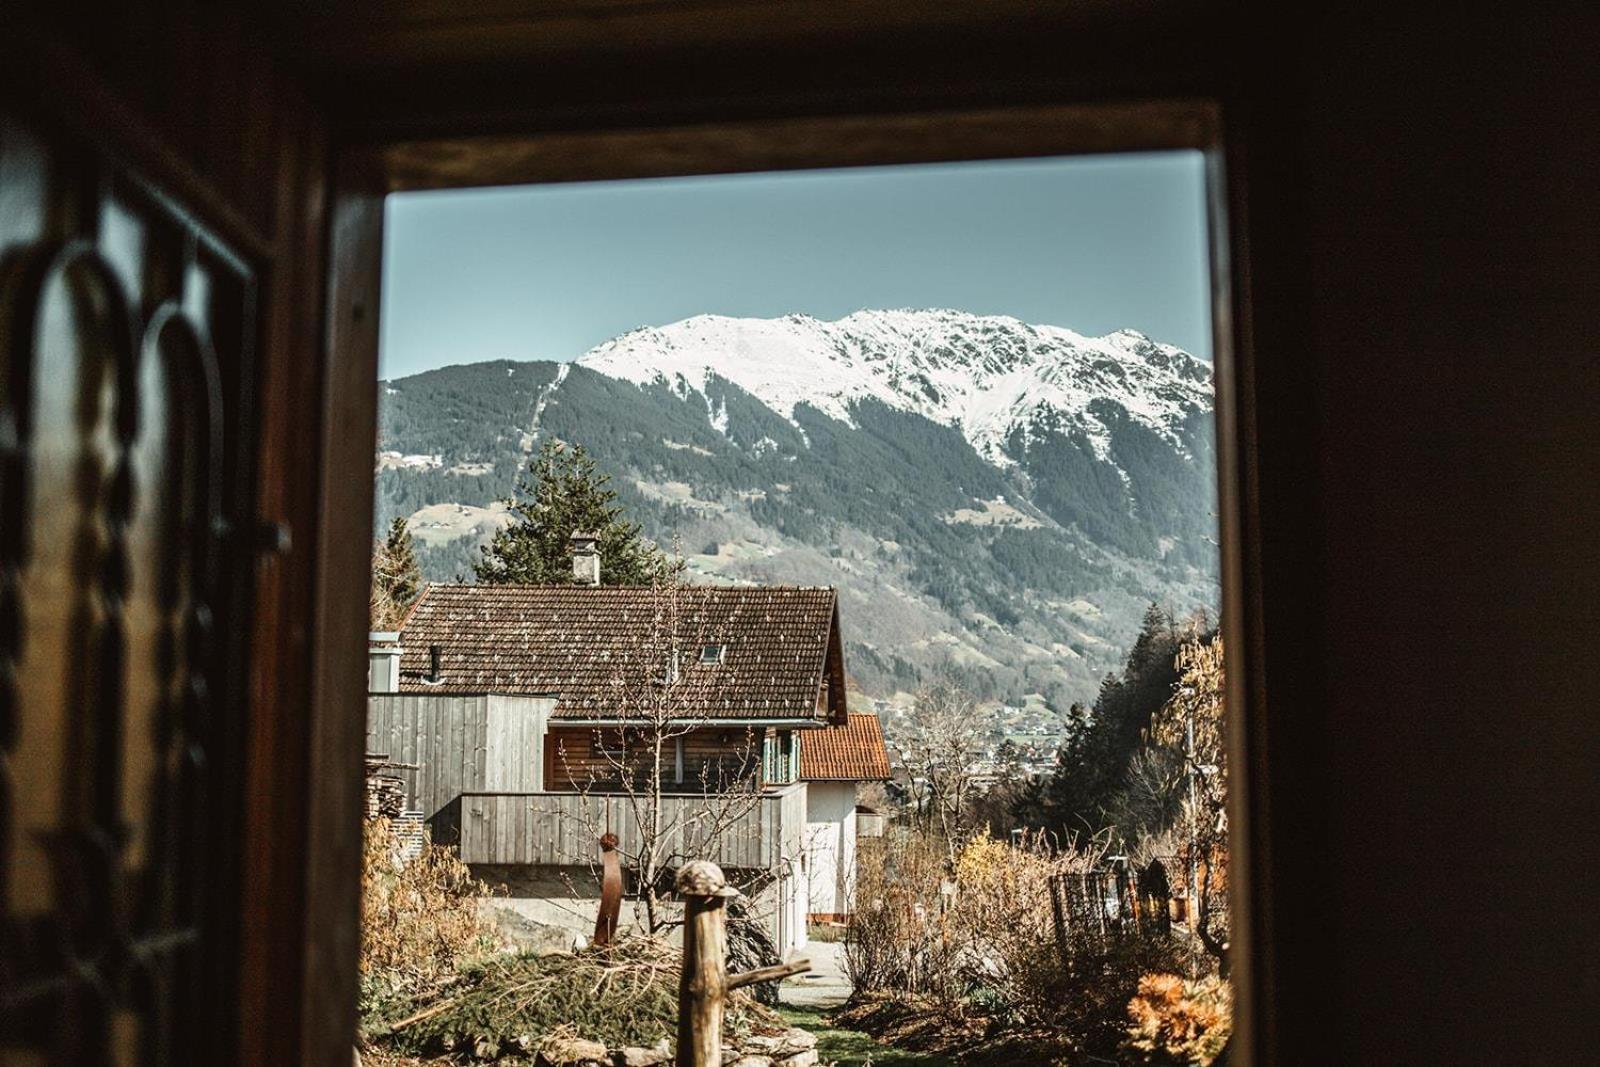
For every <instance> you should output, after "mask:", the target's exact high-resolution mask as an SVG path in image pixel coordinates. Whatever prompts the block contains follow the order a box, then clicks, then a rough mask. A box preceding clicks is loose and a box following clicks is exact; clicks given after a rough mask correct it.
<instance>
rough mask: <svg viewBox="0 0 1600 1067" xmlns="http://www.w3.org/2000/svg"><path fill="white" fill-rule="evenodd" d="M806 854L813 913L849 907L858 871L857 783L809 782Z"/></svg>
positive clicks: (848, 909) (828, 913)
mask: <svg viewBox="0 0 1600 1067" xmlns="http://www.w3.org/2000/svg"><path fill="white" fill-rule="evenodd" d="M806 793H807V798H806V858H807V866H808V867H809V869H810V875H811V878H810V881H811V902H810V905H809V908H808V910H809V911H810V912H811V913H812V914H813V915H818V914H822V915H831V914H841V913H846V912H849V911H850V908H851V904H850V901H851V897H852V896H853V894H854V890H855V872H856V783H854V782H808V783H807V784H806Z"/></svg>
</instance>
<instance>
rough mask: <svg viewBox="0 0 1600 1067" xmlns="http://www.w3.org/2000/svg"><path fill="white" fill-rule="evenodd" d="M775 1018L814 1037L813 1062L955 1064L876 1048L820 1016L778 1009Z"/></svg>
mask: <svg viewBox="0 0 1600 1067" xmlns="http://www.w3.org/2000/svg"><path fill="white" fill-rule="evenodd" d="M778 1014H780V1015H782V1016H783V1018H784V1020H785V1021H786V1022H788V1024H789V1025H790V1026H799V1027H802V1028H804V1029H806V1030H810V1031H811V1032H812V1033H813V1034H816V1035H817V1061H818V1062H819V1063H837V1064H838V1065H839V1067H955V1061H954V1060H952V1059H950V1058H949V1057H946V1056H940V1055H936V1054H934V1053H931V1052H907V1051H906V1050H905V1049H900V1048H894V1047H892V1046H890V1045H880V1044H878V1043H877V1042H876V1041H874V1040H873V1039H872V1038H871V1037H870V1036H869V1035H867V1034H863V1033H862V1032H861V1031H859V1030H838V1029H835V1028H834V1027H832V1026H829V1025H828V1024H827V1023H826V1022H824V1021H823V1018H822V1014H821V1013H820V1012H815V1011H809V1010H806V1009H804V1008H788V1007H780V1008H779V1009H778Z"/></svg>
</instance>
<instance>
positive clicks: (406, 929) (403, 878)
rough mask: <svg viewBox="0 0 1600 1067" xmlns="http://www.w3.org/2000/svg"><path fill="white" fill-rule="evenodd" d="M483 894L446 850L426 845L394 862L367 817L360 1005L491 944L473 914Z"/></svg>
mask: <svg viewBox="0 0 1600 1067" xmlns="http://www.w3.org/2000/svg"><path fill="white" fill-rule="evenodd" d="M488 893H489V889H488V887H487V886H486V885H484V884H483V883H482V882H480V881H479V880H478V879H476V878H474V877H473V876H472V871H471V870H470V869H469V868H468V867H467V865H466V864H465V863H462V862H461V860H460V859H459V858H458V857H457V855H456V852H455V850H454V849H451V848H446V847H443V846H441V845H435V844H433V843H432V842H427V843H425V844H424V845H423V847H422V852H421V854H420V855H418V856H417V857H416V858H415V859H412V860H410V861H409V862H405V863H402V862H401V861H400V859H399V842H398V840H397V839H396V837H395V833H394V830H393V828H392V827H391V826H390V824H389V820H387V819H373V820H370V821H369V822H368V823H367V824H366V840H365V853H364V856H363V867H362V874H361V979H362V994H363V996H362V999H363V1007H364V1008H370V1007H371V1005H372V1003H373V1001H374V1000H375V999H377V998H382V997H389V996H393V995H394V994H398V993H403V992H406V991H408V990H411V989H415V988H419V987H422V986H426V985H428V984H430V983H434V982H438V981H440V980H441V979H444V978H447V977H448V976H450V975H452V974H453V973H454V972H455V970H456V968H457V967H458V966H459V965H460V964H461V963H462V962H463V961H465V960H467V959H470V958H471V957H473V956H476V955H480V954H482V953H483V952H485V951H488V950H490V949H492V948H494V947H495V943H494V938H493V935H492V934H491V932H490V927H489V925H488V924H487V923H485V922H484V921H483V920H482V919H481V918H479V914H478V900H479V899H480V898H482V897H484V896H487V895H488Z"/></svg>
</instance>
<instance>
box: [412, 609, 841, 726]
mask: <svg viewBox="0 0 1600 1067" xmlns="http://www.w3.org/2000/svg"><path fill="white" fill-rule="evenodd" d="M684 590H685V591H684V593H683V594H682V596H681V598H679V599H678V600H677V603H676V609H675V610H673V609H672V607H671V604H670V600H671V598H669V597H667V596H665V595H662V594H659V593H655V592H653V591H652V590H651V589H649V588H648V587H624V586H581V585H555V586H533V585H469V584H439V585H430V586H428V588H427V589H426V590H425V591H424V592H423V595H422V597H421V599H420V600H419V601H418V602H417V604H416V605H415V606H414V607H413V608H412V610H411V613H410V615H409V616H408V618H407V619H406V621H405V624H404V626H403V627H402V629H401V633H400V646H401V648H402V649H403V650H404V651H403V653H402V655H401V661H400V691H401V692H405V693H485V692H493V693H538V694H545V695H551V696H555V697H557V698H558V699H557V703H556V708H555V718H558V719H578V720H583V719H595V718H600V719H604V718H607V717H610V716H615V715H619V714H624V715H625V712H624V711H623V709H621V708H619V707H618V704H619V702H622V701H623V700H625V698H619V691H631V692H633V693H638V692H640V691H641V689H640V686H639V685H638V684H636V683H642V682H644V681H646V679H648V678H659V677H660V676H661V675H662V674H663V673H664V671H665V666H666V664H665V659H666V658H667V655H668V652H669V649H670V648H671V647H672V645H673V644H674V643H676V645H677V647H678V648H679V649H680V664H679V670H680V678H681V679H682V685H683V688H681V689H678V690H677V691H676V693H675V695H674V697H673V702H674V704H675V705H676V707H675V708H674V710H673V714H674V716H675V717H676V716H677V715H679V714H680V713H681V714H682V715H683V716H684V717H694V718H700V717H704V718H722V719H778V720H783V719H817V720H824V719H827V718H830V717H832V718H842V713H843V711H844V708H843V688H844V687H843V685H842V684H838V682H837V681H836V684H834V685H832V686H830V687H829V697H830V700H829V703H830V705H833V706H831V707H827V708H819V707H818V706H817V704H818V697H819V695H820V693H821V686H822V683H823V680H824V679H825V678H829V677H833V678H835V679H837V680H842V679H843V676H844V674H843V665H842V663H837V662H835V660H836V659H837V658H838V656H839V655H840V652H839V647H840V645H839V640H838V636H837V635H836V634H835V633H834V627H835V619H836V611H837V597H836V596H835V593H834V591H833V590H832V589H828V588H800V587H793V586H709V585H690V586H685V587H684ZM668 617H671V618H673V619H674V620H675V621H674V622H672V623H671V624H666V625H667V629H668V630H670V629H672V628H673V627H675V628H676V630H677V633H678V637H677V640H676V642H672V641H670V640H668V639H665V638H663V637H662V636H661V635H662V633H663V632H664V631H663V630H661V629H658V627H659V626H662V625H664V624H663V623H662V620H663V619H666V618H668ZM704 644H718V645H722V646H724V653H723V656H722V660H721V662H719V663H702V662H701V661H700V650H701V646H702V645H704ZM431 645H438V646H439V648H440V672H439V673H440V680H439V681H438V682H437V683H435V682H429V681H428V680H427V675H428V670H429V652H428V649H429V646H431ZM658 659H659V660H661V661H662V662H657V660H658ZM835 691H837V695H835ZM634 699H638V698H637V697H635V698H634ZM830 713H831V716H830Z"/></svg>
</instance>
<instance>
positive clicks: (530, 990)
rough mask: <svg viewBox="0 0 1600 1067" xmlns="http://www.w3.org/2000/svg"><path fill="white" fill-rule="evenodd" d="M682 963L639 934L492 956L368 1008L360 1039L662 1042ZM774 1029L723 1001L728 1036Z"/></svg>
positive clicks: (431, 1047) (472, 1047)
mask: <svg viewBox="0 0 1600 1067" xmlns="http://www.w3.org/2000/svg"><path fill="white" fill-rule="evenodd" d="M681 965H682V954H681V953H680V952H679V951H678V950H677V949H675V948H673V947H672V946H670V945H668V944H666V943H665V942H662V941H659V940H655V939H652V938H643V937H639V938H626V939H624V940H622V941H620V942H618V943H617V944H616V945H614V946H612V947H610V948H608V949H594V950H590V951H586V952H580V953H575V954H568V953H558V954H553V955H543V956H536V955H531V954H524V955H499V956H491V957H489V958H486V959H483V960H480V961H478V962H476V963H472V964H469V965H467V966H465V967H463V968H462V969H461V970H460V972H459V973H458V974H457V975H456V976H455V977H454V978H453V979H451V980H450V981H448V982H446V983H443V984H441V985H439V986H436V987H434V988H430V989H425V990H419V991H417V992H415V993H412V994H408V995H404V996H396V997H394V998H392V999H390V1000H388V1001H387V1002H385V1003H382V1004H378V1005H374V1007H373V1010H372V1011H370V1012H369V1013H368V1014H367V1016H366V1018H365V1019H364V1022H363V1026H364V1029H365V1033H366V1037H367V1039H368V1040H369V1041H371V1042H373V1043H375V1044H378V1045H381V1046H384V1047H387V1048H390V1049H393V1050H395V1051H398V1052H406V1053H411V1054H423V1055H435V1054H452V1053H453V1054H456V1055H460V1056H467V1057H472V1058H474V1059H479V1060H493V1059H499V1058H502V1057H508V1058H510V1057H515V1058H521V1057H531V1056H533V1055H534V1054H536V1053H538V1052H540V1051H544V1050H545V1049H546V1047H547V1046H549V1045H552V1044H554V1043H561V1042H568V1041H571V1040H572V1039H573V1038H581V1039H583V1040H586V1041H594V1042H599V1043H600V1044H602V1045H605V1046H606V1047H608V1048H618V1047H622V1046H644V1047H648V1046H652V1045H655V1044H657V1043H658V1042H660V1041H661V1040H663V1039H665V1040H666V1041H668V1042H669V1043H671V1042H672V1041H673V1040H674V1039H675V1031H676V1023H677V1013H678V972H679V968H680V967H681ZM783 1029H784V1024H783V1022H782V1020H781V1019H779V1018H778V1017H777V1016H776V1015H775V1014H774V1013H772V1012H771V1011H769V1010H768V1009H766V1008H765V1007H763V1006H761V1005H760V1004H757V1003H756V1002H755V1001H754V1000H753V999H751V998H750V997H749V996H746V995H745V994H742V993H738V994H733V995H731V996H730V997H729V1000H728V1015H727V1034H728V1036H729V1037H730V1038H736V1037H742V1036H744V1035H747V1034H750V1033H753V1032H768V1031H782V1030H783Z"/></svg>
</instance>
